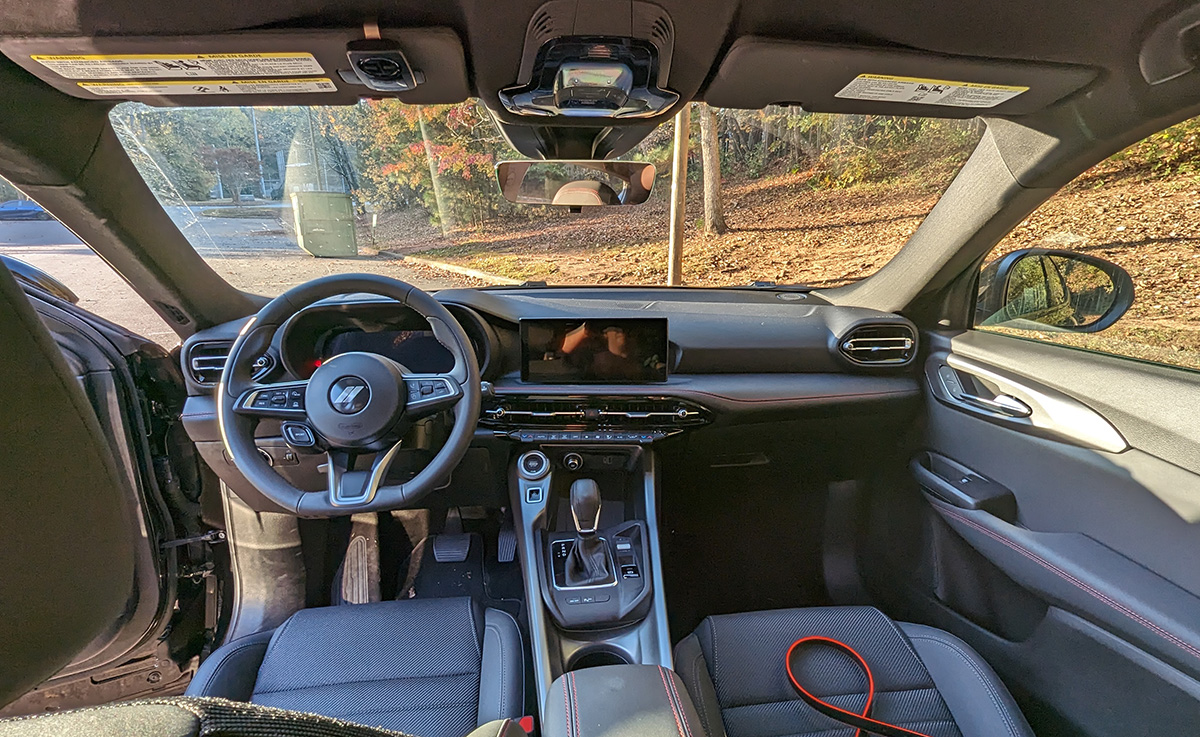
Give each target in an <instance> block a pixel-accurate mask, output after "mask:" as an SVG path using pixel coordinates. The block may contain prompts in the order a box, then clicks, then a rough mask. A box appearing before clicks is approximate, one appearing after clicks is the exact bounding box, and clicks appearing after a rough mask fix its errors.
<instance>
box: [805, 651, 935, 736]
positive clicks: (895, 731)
mask: <svg viewBox="0 0 1200 737" xmlns="http://www.w3.org/2000/svg"><path fill="white" fill-rule="evenodd" d="M822 645H824V646H827V647H832V648H834V649H835V650H841V651H842V652H844V653H846V654H847V655H849V656H850V657H852V658H854V660H855V661H856V662H857V663H858V665H859V667H860V668H862V671H863V673H865V674H866V675H867V703H866V705H865V706H863V710H862V713H861V714H856V713H854V712H852V711H847V710H846V709H842V708H840V707H837V706H834V705H833V704H831V703H829V702H828V701H822V700H821V699H819V698H817V697H816V696H813V695H812V694H811V693H810V692H809V691H808V689H806V688H805V687H804V686H801V685H800V681H799V680H797V679H796V674H795V673H793V672H792V655H793V654H795V653H796V651H798V650H801V649H804V648H808V647H813V646H822ZM786 665H787V674H788V680H789V681H791V682H792V686H793V687H794V688H795V689H796V693H798V694H799V695H800V698H801V699H803V700H804V702H805V703H806V704H808V705H809V706H811V707H812V708H814V709H816V710H817V711H819V712H821V713H822V714H824V715H825V716H827V717H829V718H830V719H834V720H836V721H839V722H841V723H842V724H845V725H848V726H851V727H856V728H857V729H858V732H856V733H855V734H854V737H863V733H864V732H865V733H868V734H875V735H881V737H929V735H926V734H923V733H921V732H914V731H912V730H911V729H905V728H904V727H897V726H896V725H894V724H888V723H887V722H881V721H878V720H876V719H872V718H871V717H870V713H871V706H872V704H873V703H874V701H875V677H874V676H873V675H871V668H870V666H868V665H867V661H866V660H864V659H863V656H861V655H859V654H858V651H856V650H855V649H854V648H852V647H850V646H849V645H847V644H846V643H844V642H841V641H839V640H834V639H832V638H829V637H802V638H800V639H799V640H796V641H795V642H793V643H792V646H791V647H789V648H788V651H787V661H786Z"/></svg>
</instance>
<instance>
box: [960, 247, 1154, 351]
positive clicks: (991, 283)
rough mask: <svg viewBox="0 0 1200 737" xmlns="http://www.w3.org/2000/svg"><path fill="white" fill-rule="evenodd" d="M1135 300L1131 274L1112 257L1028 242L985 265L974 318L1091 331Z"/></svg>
mask: <svg viewBox="0 0 1200 737" xmlns="http://www.w3.org/2000/svg"><path fill="white" fill-rule="evenodd" d="M1131 305H1133V280H1132V279H1130V278H1129V274H1128V273H1127V272H1126V271H1125V270H1124V269H1122V268H1121V267H1120V266H1117V265H1116V264H1114V263H1111V262H1109V261H1105V260H1104V259H1100V258H1096V257H1095V256H1087V255H1085V254H1082V253H1075V252H1073V251H1053V250H1047V249H1044V248H1026V249H1022V250H1020V251H1013V252H1012V253H1009V254H1007V255H1005V256H1002V257H1001V258H999V259H997V260H995V261H993V262H991V263H990V264H988V265H987V266H985V267H983V270H982V271H981V272H980V275H979V299H978V302H977V303H976V307H975V324H976V325H986V326H992V327H999V326H1004V327H1011V328H1019V329H1025V330H1042V331H1045V330H1047V329H1049V330H1061V331H1066V332H1072V333H1095V332H1099V331H1101V330H1104V329H1105V328H1107V327H1109V326H1110V325H1112V324H1113V323H1115V322H1116V321H1117V320H1118V319H1120V317H1121V316H1122V315H1124V314H1125V312H1126V311H1127V310H1128V309H1129V308H1130V306H1131Z"/></svg>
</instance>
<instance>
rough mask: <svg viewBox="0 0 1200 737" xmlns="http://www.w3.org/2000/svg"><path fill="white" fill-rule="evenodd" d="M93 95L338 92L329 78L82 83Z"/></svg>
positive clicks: (81, 85) (80, 84)
mask: <svg viewBox="0 0 1200 737" xmlns="http://www.w3.org/2000/svg"><path fill="white" fill-rule="evenodd" d="M78 84H79V86H80V87H82V88H83V89H85V90H87V91H88V92H91V93H92V94H93V95H104V96H106V97H136V96H138V95H282V94H298V93H308V92H337V86H335V85H334V84H333V82H332V80H329V79H233V80H230V79H222V80H204V81H199V80H191V79H175V80H171V81H169V82H79V83H78Z"/></svg>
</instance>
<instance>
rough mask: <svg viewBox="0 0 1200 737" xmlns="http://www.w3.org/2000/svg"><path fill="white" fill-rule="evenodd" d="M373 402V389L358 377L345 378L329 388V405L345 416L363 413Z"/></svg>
mask: <svg viewBox="0 0 1200 737" xmlns="http://www.w3.org/2000/svg"><path fill="white" fill-rule="evenodd" d="M369 401H371V389H370V387H368V386H367V382H365V381H363V380H362V379H360V378H358V377H357V376H343V377H342V378H340V379H338V380H337V381H335V382H333V386H331V387H329V404H330V405H332V406H333V408H334V409H335V410H337V411H338V412H341V413H342V414H344V415H353V414H357V413H359V412H362V411H363V409H365V408H366V406H367V402H369Z"/></svg>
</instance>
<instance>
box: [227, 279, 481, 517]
mask: <svg viewBox="0 0 1200 737" xmlns="http://www.w3.org/2000/svg"><path fill="white" fill-rule="evenodd" d="M358 293H366V294H374V295H378V296H381V297H388V298H391V299H394V300H396V301H397V302H399V303H400V304H402V305H405V306H407V307H409V308H411V309H412V310H414V311H415V312H417V313H418V314H420V315H421V316H422V317H423V318H425V320H426V321H428V323H429V325H430V328H431V329H432V331H433V335H434V338H436V339H437V341H438V342H439V343H441V344H442V345H443V346H444V347H445V348H446V350H448V351H449V352H450V354H451V355H452V356H453V357H454V368H453V369H451V370H450V371H449V372H447V373H446V374H441V375H433V376H436V377H437V378H438V379H440V380H444V381H446V386H448V387H449V386H451V385H453V384H455V383H457V385H458V387H457V388H460V389H461V395H460V396H459V395H455V396H454V397H452V399H454V401H453V403H452V404H448V405H446V406H447V408H450V409H452V411H453V413H454V424H453V426H452V428H451V430H450V433H449V436H448V437H447V439H446V442H445V444H444V445H443V446H442V447H441V449H439V450H438V452H437V453H436V454H435V456H434V457H433V459H432V460H431V461H430V462H429V464H428V465H427V466H425V468H424V469H422V470H421V471H420V472H419V473H418V474H417V475H416V476H415V477H413V478H412V479H411V480H409V481H407V482H405V483H403V484H394V485H390V486H385V485H382V483H381V480H382V477H383V476H384V475H386V470H387V465H388V464H390V461H391V456H392V455H394V451H396V450H397V449H398V448H399V443H398V442H397V443H396V445H395V446H394V447H393V448H392V449H391V451H387V452H384V451H381V452H379V453H378V455H377V460H376V463H377V465H378V464H379V463H380V462H382V463H383V466H382V471H380V472H379V473H378V476H379V478H378V479H377V478H375V475H376V474H375V473H374V469H373V473H372V478H371V482H372V483H376V484H377V488H375V489H372V493H370V494H369V495H365V496H364V498H363V499H362V500H361V501H359V500H355V501H351V502H347V501H344V500H343V501H340V502H339V501H338V487H339V485H340V482H339V478H343V477H347V476H348V475H349V474H363V473H365V472H362V471H346V470H345V469H342V470H341V476H339V474H337V473H335V457H334V454H333V453H330V454H329V455H328V457H327V459H326V462H327V464H329V467H330V472H329V476H328V478H329V488H327V489H326V490H325V491H323V492H306V491H303V490H301V489H298V488H296V487H295V486H292V485H291V484H290V483H288V482H287V481H286V480H284V478H283V477H282V476H280V475H279V474H278V473H276V472H275V471H274V470H273V469H272V468H271V466H270V465H269V464H268V463H267V462H266V460H264V459H263V458H262V456H261V455H260V454H259V452H258V447H257V445H256V444H255V442H254V429H255V427H256V426H257V425H258V422H259V421H260V419H262V417H261V416H256V415H254V414H253V413H248V412H247V410H249V409H250V407H249V404H248V403H246V402H245V399H246V398H247V397H253V396H255V392H257V391H262V390H268V391H269V390H271V389H272V387H275V386H288V387H289V388H290V387H299V386H300V385H301V384H302V383H303V384H307V383H308V382H292V383H290V384H280V385H271V384H258V383H256V382H255V381H254V379H253V378H252V377H253V373H254V369H253V363H254V360H255V359H256V358H257V357H259V356H261V355H262V354H263V353H265V352H266V351H267V349H268V348H269V347H270V345H271V341H272V339H273V337H274V336H275V333H276V332H277V331H278V330H279V329H280V327H282V326H283V324H284V323H285V322H287V320H288V319H289V318H291V317H292V316H293V315H295V314H296V313H297V312H299V311H300V310H302V309H304V308H305V307H308V306H309V305H312V304H314V303H316V302H318V301H320V300H323V299H327V298H329V297H335V296H339V295H345V294H358ZM358 355H363V356H365V355H366V354H358ZM374 358H375V359H376V360H377V361H379V362H386V363H390V364H392V365H393V366H394V367H395V368H396V369H402V367H400V365H399V364H395V362H392V361H390V360H389V359H386V358H382V357H374ZM336 360H337V359H336V358H335V359H331V360H330V361H329V362H328V363H327V364H325V365H323V366H322V367H321V368H318V369H317V372H318V373H319V372H321V371H322V369H323V368H325V367H326V366H332V365H333V363H334V362H335V361H336ZM385 368H387V367H386V366H385ZM318 373H314V374H313V377H312V378H313V379H316V378H317V376H318ZM405 375H406V376H407V375H408V374H405ZM422 376H423V375H422ZM326 393H327V392H326ZM367 393H368V394H369V392H367ZM401 395H402V396H403V395H404V393H403V392H401ZM324 396H325V394H322V395H321V397H322V399H323V398H324ZM311 401H312V397H308V398H307V399H306V402H309V403H311ZM410 401H411V400H410ZM480 403H481V391H480V377H479V364H478V362H477V360H476V357H475V351H474V349H473V347H472V346H471V341H470V340H469V339H468V337H467V334H466V332H465V331H464V330H463V328H462V326H461V325H460V324H459V323H458V321H457V320H456V319H455V318H454V316H453V315H451V314H450V311H449V310H447V309H446V308H445V307H444V306H443V305H442V304H441V303H440V302H438V301H437V300H436V299H434V298H433V297H432V296H430V295H429V294H427V293H426V292H424V291H422V290H420V289H418V288H417V287H414V286H413V285H411V284H407V283H405V282H402V281H399V280H396V279H391V278H389V277H385V276H380V275H377V274H338V275H333V276H327V277H322V278H320V279H314V280H313V281H310V282H306V283H304V284H301V285H299V286H297V287H294V288H292V289H290V290H288V291H287V292H284V293H283V294H281V295H279V296H278V297H276V298H275V299H273V300H271V301H270V302H269V303H267V304H266V305H265V306H264V307H263V308H262V309H261V310H259V312H258V314H257V315H255V316H254V317H252V318H251V319H250V321H249V322H247V323H246V325H245V326H244V327H243V328H242V331H241V332H240V333H239V334H238V337H237V340H235V341H234V343H233V347H232V348H231V349H230V352H229V358H228V359H227V360H226V363H225V370H224V372H223V374H222V377H221V382H220V384H219V385H218V387H217V421H218V424H219V426H220V430H221V440H222V442H223V443H224V445H225V449H226V451H227V452H228V453H229V455H230V457H231V458H232V459H233V463H234V465H235V466H236V467H237V469H238V471H240V472H241V473H242V475H243V476H244V477H245V478H246V481H247V482H249V483H250V484H251V485H253V486H254V487H255V488H256V489H257V490H258V491H259V493H261V494H262V495H263V496H265V497H267V498H268V499H270V500H271V501H272V502H274V503H275V504H277V505H279V506H280V507H282V508H283V509H285V510H288V511H290V512H292V513H294V514H296V515H298V516H302V517H336V516H343V515H348V514H355V513H358V512H370V511H380V510H389V509H401V508H404V507H408V506H411V505H412V504H414V503H415V502H417V501H418V500H420V499H422V498H423V497H425V496H426V495H427V494H429V493H430V492H431V491H433V490H434V489H435V488H437V487H439V486H440V485H441V484H442V482H444V481H445V479H446V478H448V477H449V475H450V473H451V472H452V471H453V470H454V468H455V467H456V466H457V465H458V464H459V462H460V461H461V460H462V458H463V456H464V455H466V452H467V449H468V448H469V446H470V444H471V440H472V438H473V437H474V435H475V426H476V424H477V422H478V420H479V409H480ZM309 406H310V404H306V409H307V408H308V407H309ZM339 411H341V410H339ZM400 411H401V412H404V411H405V409H404V406H403V402H401V410H400ZM385 456H386V458H385ZM364 488H365V487H364Z"/></svg>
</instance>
